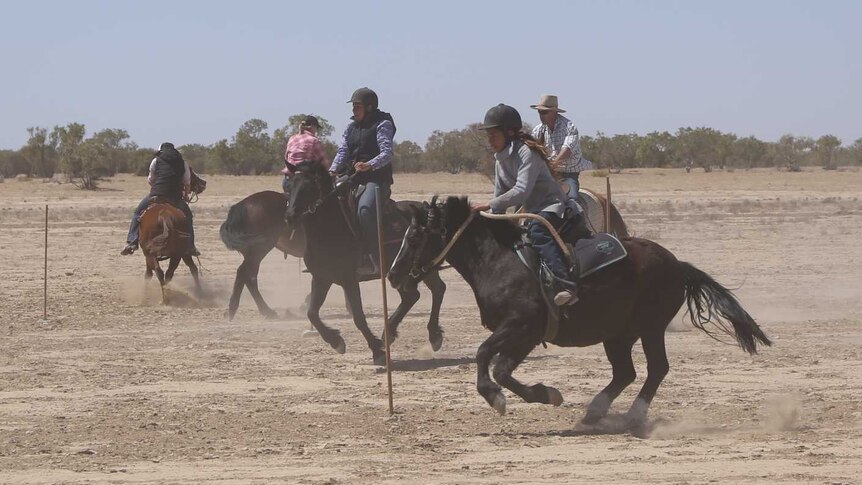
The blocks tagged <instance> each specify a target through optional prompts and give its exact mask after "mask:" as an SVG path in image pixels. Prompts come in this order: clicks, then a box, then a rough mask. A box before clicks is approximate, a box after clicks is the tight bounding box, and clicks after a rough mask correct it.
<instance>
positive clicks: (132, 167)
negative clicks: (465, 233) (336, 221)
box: [0, 114, 862, 189]
mask: <svg viewBox="0 0 862 485" xmlns="http://www.w3.org/2000/svg"><path fill="white" fill-rule="evenodd" d="M304 116H305V115H304V114H297V115H294V116H291V117H290V118H289V119H288V123H287V124H286V125H285V126H282V127H280V128H276V129H275V130H273V131H270V128H269V125H268V124H267V122H266V121H263V120H260V119H250V120H248V121H246V122H244V123H243V124H242V125H241V126H240V127H239V129H238V130H237V131H236V133H235V134H234V135H233V136H232V137H231V138H230V139H227V138H225V139H222V140H219V141H218V142H216V143H213V144H211V145H203V144H187V145H182V146H179V147H178V149H179V150H180V151H181V152H182V154H183V156H184V157H185V159H186V160H187V161H188V162H189V164H190V165H191V166H192V167H194V169H195V170H196V171H198V172H200V173H222V174H231V175H249V174H269V173H275V172H277V171H278V170H280V169H281V167H282V166H283V156H284V149H285V146H286V145H287V140H288V138H289V137H290V136H291V135H293V134H295V133H297V132H298V131H299V125H300V122H301V121H302V119H303V117H304ZM318 118H319V119H320V121H321V129H320V130H319V132H318V136H319V137H320V138H321V140H323V142H324V146H325V148H326V151H327V152H328V154H329V155H330V157H331V156H334V154H335V150H336V144H335V142H334V140H333V135H334V133H333V131H334V130H333V127H332V125H331V124H330V123H329V122H328V121H327V120H325V119H323V118H320V117H318ZM525 128H529V126H526V125H525ZM27 133H28V135H29V137H28V140H27V143H26V144H25V145H24V146H23V147H21V148H20V149H18V150H0V176H4V177H14V176H17V175H19V174H24V175H27V176H35V177H45V178H47V177H54V176H55V175H58V174H61V175H62V177H64V179H65V181H68V182H70V183H73V184H75V185H76V186H78V187H80V188H82V189H94V188H96V187H97V185H98V181H99V179H101V178H104V177H109V176H112V175H114V174H116V173H136V174H139V175H144V174H146V171H147V167H148V166H149V162H150V160H151V158H152V155H153V153H154V152H155V148H154V147H140V146H138V145H137V144H136V143H135V142H134V141H132V140H131V138H130V136H129V133H128V132H127V131H126V130H123V129H119V128H114V129H105V130H101V131H98V132H96V133H93V134H92V135H90V136H89V137H88V136H87V131H86V128H85V126H84V125H83V124H80V123H69V124H68V125H66V126H55V127H53V128H51V129H48V128H45V127H38V126H37V127H31V128H27ZM581 148H582V150H583V153H584V156H585V157H586V158H587V159H589V160H591V161H592V162H593V165H594V168H602V169H609V170H622V169H628V168H640V167H685V168H688V169H694V168H701V169H703V170H705V171H712V170H713V169H748V168H754V167H776V168H781V169H786V170H790V171H799V170H801V168H802V167H803V166H820V167H822V168H824V169H827V170H829V169H835V168H836V167H838V166H839V165H842V166H843V165H859V164H862V138H859V139H857V140H855V141H854V142H852V143H849V144H846V145H845V144H843V143H842V140H840V139H838V138H837V137H835V136H833V135H829V134H827V135H823V136H821V137H819V138H816V139H815V138H811V137H807V136H795V135H790V134H787V135H784V136H782V137H781V138H780V139H779V140H778V141H775V142H768V141H763V140H759V139H758V138H756V137H754V136H748V137H739V136H737V135H735V134H733V133H725V132H721V131H719V130H715V129H713V128H708V127H696V128H692V127H685V128H680V129H678V130H676V132H674V133H671V132H668V131H663V132H657V131H656V132H651V133H647V134H645V135H638V134H636V133H629V134H618V135H606V134H604V133H602V132H598V133H596V134H595V135H584V136H581ZM492 160H493V159H492V157H491V152H490V149H489V147H488V144H487V142H486V140H485V136H484V133H483V132H481V131H480V130H479V125H478V124H470V125H467V126H465V127H464V128H462V129H455V130H450V131H442V130H436V131H434V132H433V133H431V135H430V136H429V137H428V139H427V140H426V142H425V146H424V147H423V146H420V145H419V144H418V143H416V142H413V141H409V140H408V141H401V142H398V143H396V144H395V146H394V162H393V163H394V167H395V170H396V171H398V172H449V173H459V172H483V173H490V172H491V171H492V170H493V161H492Z"/></svg>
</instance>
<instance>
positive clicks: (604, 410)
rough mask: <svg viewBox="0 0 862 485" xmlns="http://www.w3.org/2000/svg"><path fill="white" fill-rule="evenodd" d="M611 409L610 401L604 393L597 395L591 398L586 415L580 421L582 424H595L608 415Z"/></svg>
mask: <svg viewBox="0 0 862 485" xmlns="http://www.w3.org/2000/svg"><path fill="white" fill-rule="evenodd" d="M610 408H611V399H610V397H608V395H607V394H605V393H603V392H602V393H599V394H598V395H596V397H594V398H593V400H592V402H590V405H589V406H588V407H587V414H586V416H584V418H583V419H582V420H581V422H582V423H584V424H596V423H598V422H599V421H601V419H602V418H604V417H605V416H606V415H607V414H608V410H609V409H610Z"/></svg>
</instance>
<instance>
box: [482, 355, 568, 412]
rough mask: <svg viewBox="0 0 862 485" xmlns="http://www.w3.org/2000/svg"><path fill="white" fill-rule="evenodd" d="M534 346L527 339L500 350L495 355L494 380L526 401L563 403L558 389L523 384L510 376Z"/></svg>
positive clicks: (556, 404)
mask: <svg viewBox="0 0 862 485" xmlns="http://www.w3.org/2000/svg"><path fill="white" fill-rule="evenodd" d="M534 348H535V345H533V344H530V343H529V342H528V341H527V340H524V341H523V342H520V343H519V345H518V346H517V347H514V348H510V349H505V350H502V351H501V352H500V353H499V354H498V355H497V363H496V364H495V365H494V380H495V381H497V383H498V384H500V385H501V386H503V387H505V388H506V389H508V390H510V391H512V392H514V393H515V394H517V395H518V396H520V397H521V399H523V400H524V401H526V402H537V403H542V404H553V405H554V406H559V405H561V404H563V395H562V394H560V391H558V390H557V389H555V388H553V387H548V386H546V385H544V384H534V385H532V386H525V385H524V384H522V383H521V382H519V381H518V380H517V379H515V378H514V377H512V372H514V371H515V369H516V368H517V367H518V365H520V364H521V362H523V361H524V359H526V358H527V355H528V354H529V353H530V352H531V351H532V350H533V349H534Z"/></svg>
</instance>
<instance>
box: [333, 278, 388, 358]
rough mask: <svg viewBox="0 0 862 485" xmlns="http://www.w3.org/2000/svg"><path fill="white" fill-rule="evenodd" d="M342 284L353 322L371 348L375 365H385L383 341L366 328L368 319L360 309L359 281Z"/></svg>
mask: <svg viewBox="0 0 862 485" xmlns="http://www.w3.org/2000/svg"><path fill="white" fill-rule="evenodd" d="M343 286H344V296H345V297H346V298H347V302H348V304H349V305H350V308H351V309H353V323H354V324H355V325H356V328H358V329H359V332H360V333H362V336H363V337H365V341H366V342H367V343H368V348H369V349H371V356H372V358H373V359H374V363H375V364H377V365H386V351H385V350H384V348H383V342H382V341H381V340H380V339H379V338H377V337H376V336H375V335H374V333H372V332H371V329H370V328H368V321H367V320H366V319H365V311H364V310H363V309H362V293H361V292H360V290H359V282H358V281H351V282H349V283H346V284H344V285H343Z"/></svg>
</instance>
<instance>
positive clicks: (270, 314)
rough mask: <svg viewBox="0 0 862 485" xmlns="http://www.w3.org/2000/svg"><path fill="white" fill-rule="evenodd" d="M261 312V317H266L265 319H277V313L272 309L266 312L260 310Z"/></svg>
mask: <svg viewBox="0 0 862 485" xmlns="http://www.w3.org/2000/svg"><path fill="white" fill-rule="evenodd" d="M261 313H262V314H263V317H264V318H266V319H267V320H278V313H276V312H275V311H273V310H270V311H268V312H261Z"/></svg>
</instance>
